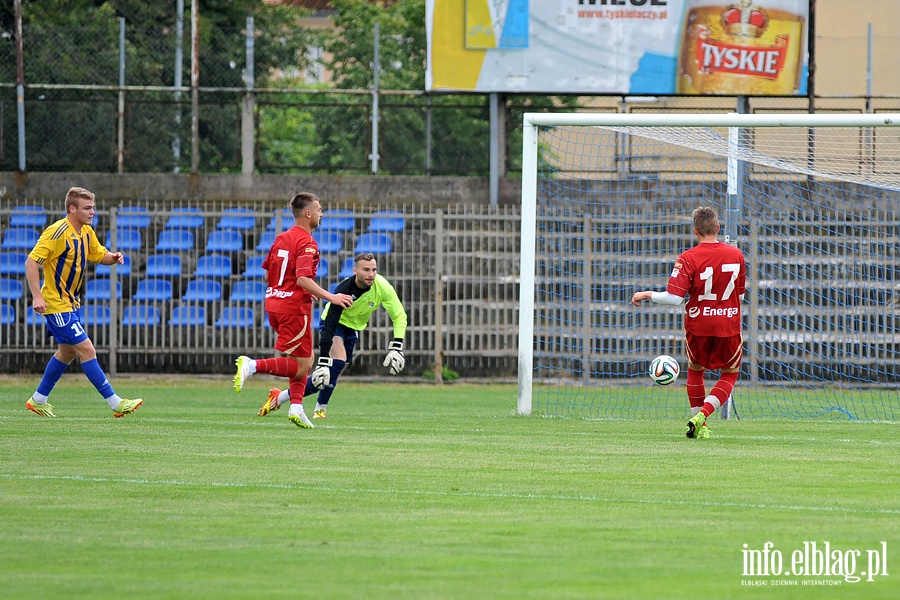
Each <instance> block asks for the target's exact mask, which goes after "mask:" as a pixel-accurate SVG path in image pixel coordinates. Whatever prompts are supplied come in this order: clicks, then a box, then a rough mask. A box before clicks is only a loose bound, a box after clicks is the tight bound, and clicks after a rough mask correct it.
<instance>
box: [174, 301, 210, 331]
mask: <svg viewBox="0 0 900 600" xmlns="http://www.w3.org/2000/svg"><path fill="white" fill-rule="evenodd" d="M169 325H173V326H175V327H202V326H204V325H206V307H205V306H197V305H184V306H176V307H175V308H173V309H172V318H171V319H169Z"/></svg>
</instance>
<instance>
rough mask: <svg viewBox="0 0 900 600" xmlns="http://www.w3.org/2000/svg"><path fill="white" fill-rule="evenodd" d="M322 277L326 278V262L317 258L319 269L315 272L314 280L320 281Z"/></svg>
mask: <svg viewBox="0 0 900 600" xmlns="http://www.w3.org/2000/svg"><path fill="white" fill-rule="evenodd" d="M322 277H328V261H327V260H325V259H324V258H319V268H318V269H317V270H316V278H317V279H320V278H322Z"/></svg>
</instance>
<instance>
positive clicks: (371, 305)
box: [319, 275, 407, 356]
mask: <svg viewBox="0 0 900 600" xmlns="http://www.w3.org/2000/svg"><path fill="white" fill-rule="evenodd" d="M334 293H335V294H347V295H349V296H352V297H353V305H352V306H351V307H350V308H342V307H340V306H336V305H332V304H331V302H329V303H328V304H326V305H325V310H323V311H322V317H321V319H322V327H321V331H320V339H319V351H320V353H321V355H322V356H328V353H329V352H330V351H331V344H332V340H333V339H334V331H335V328H336V327H337V324H338V323H340V324H341V325H343V326H344V327H349V328H350V329H355V330H356V331H362V330H363V329H365V328H366V326H367V325H368V324H369V318H371V316H372V313H373V312H375V310H376V309H377V308H378V307H379V306H384V308H385V310H387V312H388V316H390V318H391V323H392V324H393V326H394V338H395V339H400V340H402V339H403V338H404V336H405V335H406V322H407V319H406V310H405V309H404V308H403V303H402V302H400V297H399V296H398V295H397V291H396V290H394V286H392V285H391V284H390V282H389V281H388V280H387V279H385V277H384V276H383V275H375V281H373V282H372V286H371V287H369V288H362V287H359V286H358V285H356V277H354V276H350V277H347V278H346V279H344V280H343V281H341V282H340V283H338V285H337V287H336V288H335V290H334Z"/></svg>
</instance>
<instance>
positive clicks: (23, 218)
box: [9, 206, 47, 229]
mask: <svg viewBox="0 0 900 600" xmlns="http://www.w3.org/2000/svg"><path fill="white" fill-rule="evenodd" d="M9 226H10V227H34V228H37V229H43V228H44V227H46V226H47V213H45V212H44V207H42V206H17V207H15V208H13V209H12V216H10V218H9Z"/></svg>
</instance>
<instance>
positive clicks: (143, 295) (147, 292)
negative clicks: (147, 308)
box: [131, 278, 172, 302]
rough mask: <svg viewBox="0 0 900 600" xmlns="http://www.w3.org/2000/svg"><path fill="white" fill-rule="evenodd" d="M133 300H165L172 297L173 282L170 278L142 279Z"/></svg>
mask: <svg viewBox="0 0 900 600" xmlns="http://www.w3.org/2000/svg"><path fill="white" fill-rule="evenodd" d="M131 299H132V300H140V301H142V302H164V301H166V300H171V299H172V282H171V281H169V280H168V279H153V278H150V279H141V280H140V281H138V285H137V291H135V292H134V295H133V296H132V297H131Z"/></svg>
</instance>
